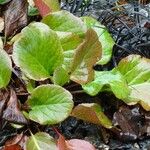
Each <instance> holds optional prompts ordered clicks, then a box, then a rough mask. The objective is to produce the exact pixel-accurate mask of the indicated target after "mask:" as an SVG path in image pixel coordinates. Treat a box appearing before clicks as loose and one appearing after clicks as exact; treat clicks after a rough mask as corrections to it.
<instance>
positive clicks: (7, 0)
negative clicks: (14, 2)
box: [0, 0, 10, 4]
mask: <svg viewBox="0 0 150 150" xmlns="http://www.w3.org/2000/svg"><path fill="white" fill-rule="evenodd" d="M9 1H10V0H0V4H5V3H8V2H9Z"/></svg>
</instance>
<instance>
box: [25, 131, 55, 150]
mask: <svg viewBox="0 0 150 150" xmlns="http://www.w3.org/2000/svg"><path fill="white" fill-rule="evenodd" d="M26 149H27V150H57V146H56V143H55V140H54V139H53V138H52V137H51V136H49V135H48V134H47V133H44V132H39V133H36V134H35V135H33V134H32V135H31V137H30V138H29V139H28V140H27V143H26Z"/></svg>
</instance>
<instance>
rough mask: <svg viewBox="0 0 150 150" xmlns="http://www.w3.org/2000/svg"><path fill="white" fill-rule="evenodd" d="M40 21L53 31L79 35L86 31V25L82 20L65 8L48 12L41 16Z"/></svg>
mask: <svg viewBox="0 0 150 150" xmlns="http://www.w3.org/2000/svg"><path fill="white" fill-rule="evenodd" d="M42 22H43V23H45V24H47V25H48V26H49V27H50V28H51V29H52V30H55V31H62V32H72V33H76V34H79V35H83V34H84V33H85V32H86V26H85V25H84V23H83V22H82V20H81V19H80V18H78V17H76V16H74V15H73V14H71V13H70V12H67V11H65V10H62V11H58V12H53V13H50V14H49V15H47V16H45V17H44V18H43V20H42Z"/></svg>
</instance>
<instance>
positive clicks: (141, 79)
mask: <svg viewBox="0 0 150 150" xmlns="http://www.w3.org/2000/svg"><path fill="white" fill-rule="evenodd" d="M117 70H119V71H120V73H121V74H122V75H123V76H124V79H125V80H126V81H127V83H128V86H129V88H130V90H131V93H130V95H129V97H128V98H127V99H124V102H126V103H128V104H136V103H140V104H141V105H142V106H143V108H144V109H145V110H147V111H150V59H147V58H143V57H141V56H140V55H129V56H128V57H126V58H124V59H122V60H121V61H120V62H119V64H118V67H117Z"/></svg>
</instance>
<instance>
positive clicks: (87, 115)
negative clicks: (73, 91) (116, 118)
mask: <svg viewBox="0 0 150 150" xmlns="http://www.w3.org/2000/svg"><path fill="white" fill-rule="evenodd" d="M71 115H72V116H73V117H76V118H78V119H82V120H84V121H88V122H91V123H94V124H98V125H102V126H104V127H105V128H112V123H111V120H109V119H108V118H107V116H106V115H105V114H104V112H103V110H102V108H101V106H100V105H98V104H96V103H89V104H87V103H85V104H79V105H78V106H76V107H75V108H74V109H73V111H72V114H71Z"/></svg>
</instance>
